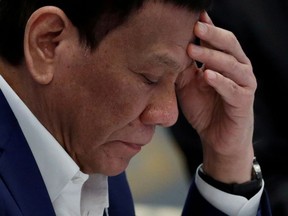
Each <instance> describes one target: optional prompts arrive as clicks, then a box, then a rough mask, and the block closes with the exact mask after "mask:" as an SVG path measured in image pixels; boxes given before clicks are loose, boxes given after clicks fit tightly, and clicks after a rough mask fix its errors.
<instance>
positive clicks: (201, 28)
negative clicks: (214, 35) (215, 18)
mask: <svg viewBox="0 0 288 216" xmlns="http://www.w3.org/2000/svg"><path fill="white" fill-rule="evenodd" d="M198 28H199V31H200V33H201V34H205V33H206V32H207V26H206V25H205V24H204V23H202V22H200V21H198Z"/></svg>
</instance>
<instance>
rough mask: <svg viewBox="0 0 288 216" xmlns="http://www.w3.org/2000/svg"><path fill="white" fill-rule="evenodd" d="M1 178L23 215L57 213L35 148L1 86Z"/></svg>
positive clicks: (50, 214)
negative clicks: (34, 152)
mask: <svg viewBox="0 0 288 216" xmlns="http://www.w3.org/2000/svg"><path fill="white" fill-rule="evenodd" d="M0 179H1V180H2V181H3V182H4V184H5V185H6V187H7V189H8V191H9V192H10V194H11V196H12V197H13V198H14V200H15V202H16V205H17V206H19V209H20V211H21V212H22V213H23V215H29V216H34V215H35V216H39V215H41V216H52V215H53V216H55V213H54V210H53V207H52V204H51V201H50V198H49V195H48V192H47V189H46V187H45V184H44V182H43V179H42V177H41V174H40V171H39V169H38V167H37V164H36V162H35V160H34V157H33V155H32V152H31V150H30V148H29V146H28V144H27V141H26V139H25V137H24V135H23V133H22V131H21V128H20V126H19V124H18V122H17V120H16V118H15V116H14V114H13V112H12V110H11V109H10V107H9V105H8V103H7V101H6V99H5V97H4V95H3V93H2V92H1V90H0Z"/></svg>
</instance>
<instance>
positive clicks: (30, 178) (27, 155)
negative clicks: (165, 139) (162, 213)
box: [0, 90, 269, 216]
mask: <svg viewBox="0 0 288 216" xmlns="http://www.w3.org/2000/svg"><path fill="white" fill-rule="evenodd" d="M108 183H109V199H110V200H109V202H110V207H109V215H110V216H134V215H135V213H134V206H133V201H132V196H131V193H130V189H129V186H128V183H127V179H126V176H125V173H122V174H120V175H118V176H116V177H109V178H108ZM261 211H262V215H263V216H264V215H265V216H266V215H269V204H268V201H267V200H266V196H265V194H264V195H263V198H262V209H261V208H260V209H259V215H261V214H260V212H261ZM0 215H1V216H55V213H54V210H53V206H52V204H51V201H50V198H49V195H48V192H47V189H46V187H45V185H44V182H43V179H42V177H41V174H40V171H39V169H38V167H37V164H36V162H35V160H34V157H33V155H32V152H31V150H30V148H29V146H28V144H27V141H26V140H25V137H24V135H23V133H22V131H21V129H20V127H19V125H18V122H17V120H16V118H15V116H14V114H13V112H12V111H11V109H10V107H9V105H8V103H7V101H6V99H5V98H4V95H3V93H2V92H1V90H0ZM183 215H185V216H193V215H195V216H201V215H203V216H204V215H205V216H212V215H213V216H217V215H219V216H220V215H221V216H224V214H223V213H221V212H219V211H218V210H217V209H215V208H214V207H213V206H211V205H210V204H209V203H208V202H207V201H205V200H204V198H202V197H201V195H200V194H199V192H198V190H197V188H196V186H195V184H194V183H192V186H191V189H190V192H189V196H188V199H187V202H186V205H185V208H184V211H183ZM152 216H153V215H152Z"/></svg>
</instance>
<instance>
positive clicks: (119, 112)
mask: <svg viewBox="0 0 288 216" xmlns="http://www.w3.org/2000/svg"><path fill="white" fill-rule="evenodd" d="M175 17H177V19H175ZM198 19H199V20H200V22H198ZM201 26H202V28H201ZM203 26H204V27H203ZM201 29H202V30H203V29H206V30H205V31H201ZM195 36H197V37H198V38H200V39H201V41H202V46H196V45H194V44H193V43H191V42H193V41H194V40H195ZM223 38H224V40H223ZM197 48H198V49H197ZM197 50H198V51H197ZM220 50H222V51H220ZM24 51H25V63H23V65H21V66H19V67H13V66H11V65H8V64H7V63H5V62H3V61H1V68H2V66H3V68H5V71H4V72H3V73H2V75H3V76H4V78H5V79H6V80H7V82H8V83H9V84H10V85H11V86H12V88H13V89H14V90H15V91H16V92H17V94H18V95H19V96H20V97H21V98H22V100H23V101H25V103H26V104H27V106H28V107H29V108H30V109H31V111H32V112H33V113H34V114H35V115H36V117H37V118H38V119H39V120H40V122H41V123H42V124H43V125H44V126H45V127H46V128H47V129H48V130H49V131H50V133H52V134H53V136H54V137H55V138H56V139H57V140H58V142H59V143H60V144H61V145H62V146H63V148H64V149H65V150H66V151H67V152H68V154H69V155H70V156H71V157H72V158H73V159H74V161H75V162H76V163H77V164H78V165H79V166H80V168H81V170H82V171H83V172H85V173H103V174H105V175H116V174H118V173H120V172H122V171H123V170H125V169H126V167H127V166H128V163H129V161H130V159H131V158H132V157H133V156H134V155H136V154H137V153H138V152H139V151H140V150H141V148H142V147H143V146H144V145H146V144H147V143H148V142H149V141H150V140H151V138H152V136H153V134H154V130H155V127H156V126H158V125H159V126H163V127H169V126H171V125H173V124H174V123H175V122H176V120H177V117H178V108H177V97H178V99H179V102H180V105H181V107H182V109H183V112H184V114H185V115H186V117H187V119H188V121H189V122H190V123H191V125H193V127H195V128H196V130H197V131H198V133H199V135H200V137H201V139H202V142H203V149H204V162H203V164H204V166H203V167H204V171H205V172H207V173H208V174H209V175H210V176H212V177H213V178H215V179H217V180H220V181H223V182H226V183H230V182H237V183H242V182H245V181H248V180H250V176H251V165H252V159H253V148H252V132H253V100H254V92H255V89H256V80H255V77H254V75H253V71H252V67H251V64H250V61H249V59H248V58H247V57H246V55H245V54H244V53H243V51H242V49H241V47H240V45H239V43H238V42H237V40H236V38H235V37H234V35H233V34H232V33H231V32H228V31H225V30H223V29H219V28H217V27H215V26H214V25H213V23H212V21H211V20H210V18H209V17H208V15H207V14H206V13H205V12H203V13H201V14H200V16H199V14H198V13H193V12H190V11H187V10H186V9H183V8H179V7H175V6H173V5H170V4H163V3H155V2H148V3H147V4H145V5H144V6H143V8H142V9H141V10H140V11H138V12H137V13H135V14H133V15H132V16H131V17H130V19H129V20H128V22H126V23H125V24H123V25H122V26H120V27H118V28H117V29H115V30H114V31H112V32H111V33H110V34H109V35H108V36H107V37H106V38H105V39H104V40H103V41H102V42H101V43H100V46H99V48H98V49H97V50H96V51H94V52H91V51H90V50H89V49H88V48H87V47H85V46H84V45H83V44H80V43H79V35H78V33H77V30H76V28H75V27H74V26H73V25H72V23H71V22H70V20H69V19H68V18H67V17H66V15H65V14H64V13H63V12H62V11H61V10H60V9H58V8H56V7H44V8H41V9H39V10H37V11H36V12H35V13H34V14H33V15H32V16H31V18H30V19H29V21H28V23H27V26H26V31H25V38H24ZM194 60H198V61H201V62H203V63H204V65H205V66H204V67H203V68H200V69H199V68H197V67H196V65H195V62H194ZM35 101H37V103H35Z"/></svg>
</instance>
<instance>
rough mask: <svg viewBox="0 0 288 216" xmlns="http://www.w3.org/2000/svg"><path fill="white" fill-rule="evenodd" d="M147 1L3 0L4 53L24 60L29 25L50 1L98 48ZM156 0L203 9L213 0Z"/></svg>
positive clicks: (0, 36)
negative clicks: (24, 40)
mask: <svg viewBox="0 0 288 216" xmlns="http://www.w3.org/2000/svg"><path fill="white" fill-rule="evenodd" d="M147 1H152V0H81V1H80V0H0V31H1V33H0V56H1V57H2V58H3V59H5V60H6V61H8V62H9V63H11V64H14V65H18V64H20V63H21V62H22V60H23V55H24V54H23V52H24V51H23V37H24V29H25V25H26V22H27V21H28V19H29V17H30V16H31V14H32V13H33V12H34V11H35V10H37V9H38V8H40V7H43V6H48V5H50V6H56V7H59V8H60V9H62V10H63V11H64V12H65V14H66V15H67V17H68V18H69V19H70V20H71V22H72V23H73V25H74V26H75V27H76V28H77V29H78V31H79V35H80V39H81V41H83V42H85V43H86V44H87V45H88V47H90V48H91V49H95V48H96V47H97V45H98V44H99V43H100V42H101V40H102V39H103V38H104V37H105V36H106V35H107V34H108V33H109V32H110V31H111V30H113V29H115V28H116V27H117V26H119V25H121V24H123V22H125V20H126V19H127V18H128V17H129V15H131V13H132V12H133V11H136V10H138V9H139V8H141V6H142V5H143V4H144V3H145V2H147ZM154 1H155V2H163V3H172V4H174V5H175V6H179V7H184V8H187V9H188V10H191V11H202V10H207V9H208V8H209V6H210V5H211V1H212V0H154Z"/></svg>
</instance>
